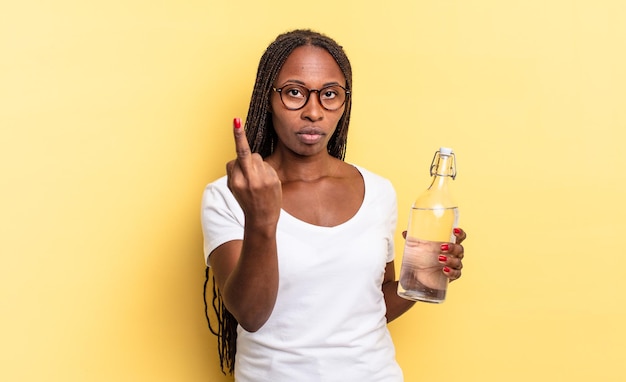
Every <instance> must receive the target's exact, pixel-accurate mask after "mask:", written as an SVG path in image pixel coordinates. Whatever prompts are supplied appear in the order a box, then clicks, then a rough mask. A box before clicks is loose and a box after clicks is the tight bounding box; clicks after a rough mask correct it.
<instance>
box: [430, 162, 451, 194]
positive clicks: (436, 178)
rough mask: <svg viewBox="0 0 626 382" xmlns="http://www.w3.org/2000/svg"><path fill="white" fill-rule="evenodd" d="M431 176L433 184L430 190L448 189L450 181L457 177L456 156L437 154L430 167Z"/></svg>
mask: <svg viewBox="0 0 626 382" xmlns="http://www.w3.org/2000/svg"><path fill="white" fill-rule="evenodd" d="M430 175H431V176H432V177H433V182H432V184H431V186H430V187H429V188H433V187H434V188H443V187H446V186H447V183H448V182H449V180H450V179H454V178H455V177H456V168H455V165H454V156H453V155H445V154H440V153H437V154H436V155H435V158H434V159H433V163H432V165H431V167H430Z"/></svg>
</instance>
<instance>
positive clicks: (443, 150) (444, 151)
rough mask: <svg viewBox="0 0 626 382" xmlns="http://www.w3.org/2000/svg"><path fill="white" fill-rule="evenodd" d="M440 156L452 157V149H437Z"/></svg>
mask: <svg viewBox="0 0 626 382" xmlns="http://www.w3.org/2000/svg"><path fill="white" fill-rule="evenodd" d="M439 153H440V154H441V155H452V149H451V148H449V147H442V148H440V149H439Z"/></svg>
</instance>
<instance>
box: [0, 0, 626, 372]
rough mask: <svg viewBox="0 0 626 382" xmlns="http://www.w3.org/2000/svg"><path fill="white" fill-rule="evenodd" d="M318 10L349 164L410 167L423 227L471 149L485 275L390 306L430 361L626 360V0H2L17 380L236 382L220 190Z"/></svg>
mask: <svg viewBox="0 0 626 382" xmlns="http://www.w3.org/2000/svg"><path fill="white" fill-rule="evenodd" d="M296 27H310V28H314V29H317V30H320V31H323V32H325V33H327V34H329V35H331V36H332V37H334V38H335V39H337V40H338V41H339V42H340V43H341V44H342V45H344V47H345V49H346V51H347V53H348V55H349V56H350V58H351V60H352V63H353V66H354V107H353V119H352V124H351V134H350V137H349V144H348V157H347V160H348V161H350V162H353V163H358V164H360V165H363V166H365V167H366V168H369V169H371V170H373V171H375V172H378V173H380V174H381V175H384V176H386V177H388V178H390V179H391V180H392V181H393V183H394V185H395V186H396V189H397V192H398V198H399V209H400V216H399V227H398V236H397V237H398V240H400V235H399V232H400V231H401V230H402V227H403V226H404V225H405V222H406V219H407V216H408V210H409V207H410V205H411V203H412V201H413V199H414V197H415V196H416V195H417V194H418V193H419V192H421V191H422V190H423V189H424V188H425V187H426V186H427V184H428V181H429V178H428V166H429V164H430V160H431V158H432V154H433V152H434V151H435V150H436V149H437V148H438V147H439V146H441V145H447V146H451V147H453V148H454V149H455V151H456V154H457V160H458V173H459V176H458V178H457V180H456V182H455V193H456V195H457V198H458V200H459V202H460V208H461V226H462V227H464V228H465V229H466V230H467V231H468V232H469V238H468V240H467V242H466V254H467V257H466V260H465V272H464V276H463V278H462V279H461V280H460V281H458V282H455V283H453V284H452V285H451V287H450V291H449V297H448V301H447V302H446V303H445V304H443V305H439V306H433V305H426V304H419V305H417V306H416V307H415V308H414V309H413V310H411V311H410V312H409V313H407V314H406V315H405V316H403V317H401V318H400V319H398V320H397V321H396V322H394V323H392V324H391V325H390V327H391V331H392V335H393V337H394V340H395V343H396V345H397V355H398V360H399V362H400V364H401V366H402V367H403V369H404V372H405V376H406V380H407V381H409V382H412V381H457V380H464V381H528V380H535V381H566V380H567V381H603V382H606V381H624V380H626V372H625V371H624V368H623V362H624V360H625V359H626V355H625V353H626V352H625V350H624V349H625V348H624V342H625V341H626V333H625V331H624V328H623V323H624V322H626V304H625V302H626V298H625V297H624V293H626V286H625V281H624V279H625V276H626V275H625V271H624V269H625V267H626V260H625V259H624V257H625V251H624V237H625V236H624V235H626V232H625V231H626V224H625V223H624V213H625V212H626V208H625V207H624V203H623V199H624V196H625V195H626V171H625V170H624V167H625V166H626V155H625V154H624V150H623V144H624V140H625V139H626V133H625V131H626V70H625V68H626V2H624V1H620V0H614V1H608V0H587V1H583V0H578V1H574V0H572V1H565V0H562V1H549V0H525V1H522V0H514V1H497V0H492V1H488V0H480V1H478V0H476V1H465V0H456V1H450V0H446V1H442V0H430V1H415V0H405V1H387V2H374V1H371V2H364V1H356V0H355V1H334V0H333V1H330V0H320V1H314V2H304V3H302V2H296V3H294V2H293V1H274V2H259V1H251V0H248V1H194V0H188V1H174V0H162V1H148V0H111V1H106V2H105V1H72V0H59V1H43V0H41V1H11V2H10V1H2V4H1V6H0V55H1V57H0V129H1V130H0V133H1V135H0V179H1V188H0V195H1V197H0V253H1V263H0V264H1V265H0V297H1V305H0V349H1V350H0V362H1V364H0V380H2V381H64V382H70V381H90V382H97V381H229V380H230V378H226V377H222V375H221V373H220V371H219V364H218V361H217V353H216V345H215V339H214V337H213V336H212V335H211V334H210V333H209V331H208V329H207V327H206V323H205V318H204V312H203V303H202V283H203V280H204V265H203V259H202V237H201V231H200V223H199V205H200V197H201V193H202V190H203V187H204V185H205V184H206V183H208V182H209V181H211V180H213V179H215V178H217V177H218V176H221V175H222V174H223V173H224V163H225V162H226V161H227V160H229V159H230V158H231V157H232V156H233V153H234V150H233V143H232V138H231V130H230V128H231V121H232V118H233V117H234V116H242V117H245V115H246V108H247V105H248V101H249V96H250V93H251V90H252V85H253V81H254V76H255V70H256V65H257V63H258V59H259V58H260V55H261V54H262V52H263V50H264V48H265V47H266V46H267V44H268V43H269V42H270V41H271V40H272V39H273V38H274V37H275V36H276V35H277V34H278V33H281V32H283V31H286V30H288V29H292V28H296ZM399 247H400V246H399ZM397 255H398V259H399V258H400V257H401V251H400V250H398V254H397ZM349 276H350V270H349V269H346V277H349ZM338 292H340V291H338ZM328 314H332V312H328Z"/></svg>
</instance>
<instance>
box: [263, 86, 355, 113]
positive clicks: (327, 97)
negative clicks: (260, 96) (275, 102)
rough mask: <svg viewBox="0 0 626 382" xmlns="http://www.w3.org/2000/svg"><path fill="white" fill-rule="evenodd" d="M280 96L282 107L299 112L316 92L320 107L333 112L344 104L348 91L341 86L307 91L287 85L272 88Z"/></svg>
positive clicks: (303, 88)
mask: <svg viewBox="0 0 626 382" xmlns="http://www.w3.org/2000/svg"><path fill="white" fill-rule="evenodd" d="M272 90H274V91H275V92H276V93H278V95H279V96H280V100H281V101H282V102H283V105H285V107H286V108H287V109H289V110H300V109H302V108H303V107H304V105H306V104H307V102H309V97H310V96H311V93H313V92H316V93H317V97H318V101H319V102H320V105H322V107H323V108H324V109H326V110H328V111H335V110H337V109H339V108H341V107H342V106H343V104H344V103H346V99H347V98H348V97H349V95H350V90H348V89H346V88H344V87H343V86H341V85H330V86H325V87H323V88H321V89H309V88H307V87H304V86H302V85H298V84H287V85H284V86H283V87H280V88H274V87H273V88H272Z"/></svg>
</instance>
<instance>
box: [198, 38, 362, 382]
mask: <svg viewBox="0 0 626 382" xmlns="http://www.w3.org/2000/svg"><path fill="white" fill-rule="evenodd" d="M305 45H310V46H316V47H319V48H322V49H325V50H326V51H327V52H328V53H330V55H331V56H332V57H333V58H334V59H335V61H336V62H337V64H338V65H339V68H340V69H341V71H342V72H343V75H344V77H345V79H346V89H348V90H351V89H352V67H351V65H350V60H348V56H347V55H346V53H345V52H344V50H343V48H342V47H341V46H340V45H339V44H337V42H335V41H334V40H333V39H331V38H330V37H328V36H325V35H323V34H321V33H318V32H314V31H311V30H308V29H298V30H293V31H290V32H286V33H283V34H281V35H279V36H278V37H276V40H274V42H272V43H271V44H270V45H269V46H268V47H267V49H266V50H265V53H263V56H262V57H261V60H260V62H259V67H258V70H257V75H256V81H255V84H254V89H253V91H252V97H251V100H250V107H249V109H248V116H247V118H246V124H245V131H246V137H247V138H248V142H249V143H250V149H251V151H252V152H255V153H259V154H260V155H261V157H263V158H266V157H268V156H269V155H270V154H272V152H273V151H274V146H275V142H276V140H277V135H276V132H275V131H274V125H273V122H272V115H271V112H270V110H271V109H270V97H271V94H272V86H273V85H274V81H276V78H277V77H278V73H279V72H280V69H281V68H282V66H283V64H284V63H285V61H286V60H287V58H288V57H289V55H290V54H291V52H293V51H294V49H296V48H298V47H300V46H305ZM351 107H352V98H351V97H350V96H348V97H347V99H346V103H345V108H344V112H343V115H342V117H341V118H340V119H339V122H338V123H337V127H336V129H335V132H334V133H333V135H332V136H331V138H330V140H329V142H328V147H327V150H328V153H329V154H330V155H331V156H333V157H335V158H338V159H341V160H343V159H344V158H345V155H346V143H347V138H348V125H349V123H350V110H351ZM208 281H209V269H208V267H207V269H206V279H205V283H204V304H205V313H206V318H207V321H208V323H209V329H210V330H211V332H212V333H213V334H214V335H216V336H217V338H218V353H219V357H220V367H221V368H222V372H223V373H224V374H226V371H228V372H229V373H230V374H232V373H233V371H234V368H235V353H236V350H237V348H236V346H237V321H236V319H235V317H233V315H232V314H231V313H230V312H229V311H228V309H226V307H225V306H224V301H223V300H222V297H221V295H220V292H219V289H218V288H216V284H215V277H213V288H212V289H213V299H212V305H213V310H214V311H215V313H216V315H217V321H218V323H217V328H216V329H214V328H213V327H211V321H210V319H209V315H208V303H207V296H206V288H207V285H208Z"/></svg>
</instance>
